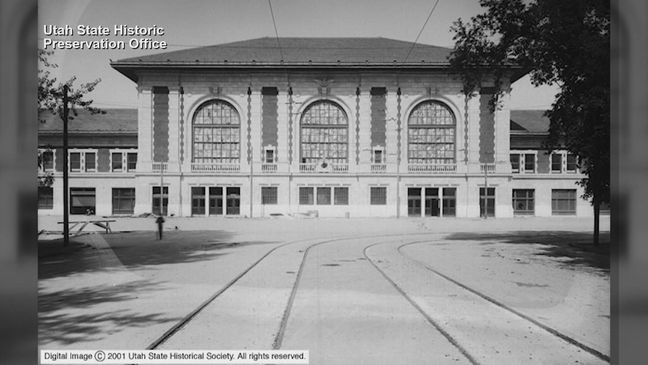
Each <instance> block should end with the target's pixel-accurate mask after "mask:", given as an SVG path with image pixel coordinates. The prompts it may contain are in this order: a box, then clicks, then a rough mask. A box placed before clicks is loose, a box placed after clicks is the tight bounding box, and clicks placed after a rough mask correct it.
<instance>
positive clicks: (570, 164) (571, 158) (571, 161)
mask: <svg viewBox="0 0 648 365" xmlns="http://www.w3.org/2000/svg"><path fill="white" fill-rule="evenodd" d="M577 169H578V159H577V158H576V155H574V154H571V153H568V154H567V172H576V170H577Z"/></svg>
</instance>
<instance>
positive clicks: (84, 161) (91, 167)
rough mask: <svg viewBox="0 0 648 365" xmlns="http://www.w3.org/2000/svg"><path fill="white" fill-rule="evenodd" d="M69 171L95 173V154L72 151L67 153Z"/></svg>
mask: <svg viewBox="0 0 648 365" xmlns="http://www.w3.org/2000/svg"><path fill="white" fill-rule="evenodd" d="M69 157H70V159H69V162H70V171H72V172H95V171H97V152H96V151H94V150H85V151H84V150H72V151H70V152H69Z"/></svg>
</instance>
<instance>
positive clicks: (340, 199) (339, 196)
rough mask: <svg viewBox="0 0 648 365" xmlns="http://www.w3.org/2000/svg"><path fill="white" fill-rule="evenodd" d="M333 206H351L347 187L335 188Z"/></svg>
mask: <svg viewBox="0 0 648 365" xmlns="http://www.w3.org/2000/svg"><path fill="white" fill-rule="evenodd" d="M333 204H335V205H349V188H347V187H336V188H333Z"/></svg>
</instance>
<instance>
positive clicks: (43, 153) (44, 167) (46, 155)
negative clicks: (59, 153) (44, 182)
mask: <svg viewBox="0 0 648 365" xmlns="http://www.w3.org/2000/svg"><path fill="white" fill-rule="evenodd" d="M40 157H41V165H40V170H41V171H43V172H48V171H54V151H53V150H40Z"/></svg>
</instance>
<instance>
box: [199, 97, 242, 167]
mask: <svg viewBox="0 0 648 365" xmlns="http://www.w3.org/2000/svg"><path fill="white" fill-rule="evenodd" d="M240 124H241V123H240V120H239V115H238V112H237V111H236V109H234V107H233V106H232V105H231V104H229V103H227V102H224V101H222V100H210V101H208V102H205V103H204V104H202V105H201V106H200V107H199V108H198V110H196V113H195V114H194V117H193V123H192V128H193V162H198V163H235V162H239V157H240V139H241V137H240Z"/></svg>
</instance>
